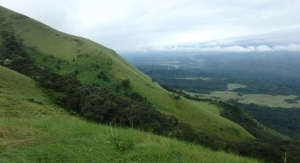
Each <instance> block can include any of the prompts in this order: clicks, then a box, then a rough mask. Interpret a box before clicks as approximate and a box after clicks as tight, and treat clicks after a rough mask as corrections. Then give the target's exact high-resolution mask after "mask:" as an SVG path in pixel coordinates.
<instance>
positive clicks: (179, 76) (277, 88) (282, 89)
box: [138, 65, 300, 95]
mask: <svg viewBox="0 0 300 163" xmlns="http://www.w3.org/2000/svg"><path fill="white" fill-rule="evenodd" d="M153 67H158V68H157V69H155V68H153ZM138 68H139V69H140V70H141V71H143V72H144V73H145V74H147V75H149V76H151V77H152V78H154V79H155V80H156V81H157V82H158V83H160V84H162V85H168V86H169V87H172V88H176V89H180V90H185V91H188V92H195V93H211V92H212V91H225V90H227V84H230V83H239V84H242V85H246V86H247V87H245V88H237V89H235V90H233V91H234V92H237V93H239V94H238V95H241V94H247V93H248V94H270V95H291V94H292V95H300V93H299V92H300V82H299V80H300V76H299V80H295V79H293V78H285V77H284V78H277V77H272V76H269V75H268V74H265V73H262V74H260V73H257V74H249V73H245V72H239V71H236V72H234V74H233V73H230V71H228V72H226V73H225V72H224V74H222V73H220V72H215V71H214V70H210V69H207V70H206V71H207V72H203V70H202V69H171V70H168V69H165V68H161V67H159V66H157V65H156V66H152V67H151V66H149V65H139V66H138ZM210 71H213V72H210ZM220 71H221V72H222V70H220ZM247 75H249V76H251V77H249V76H248V77H245V76H247ZM240 76H243V77H240Z"/></svg>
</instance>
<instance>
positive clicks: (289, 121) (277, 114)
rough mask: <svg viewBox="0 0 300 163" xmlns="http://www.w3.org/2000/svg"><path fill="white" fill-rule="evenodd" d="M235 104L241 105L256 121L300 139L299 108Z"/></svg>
mask: <svg viewBox="0 0 300 163" xmlns="http://www.w3.org/2000/svg"><path fill="white" fill-rule="evenodd" d="M236 105H238V106H240V107H243V108H244V109H245V110H246V111H247V112H248V113H249V114H250V115H252V116H253V117H254V118H255V119H257V120H258V122H260V123H262V124H264V125H265V126H267V127H270V128H272V129H275V130H276V131H278V132H280V133H284V134H286V135H289V136H290V137H292V138H294V139H300V109H299V108H289V109H287V108H279V107H277V108H272V107H267V106H260V105H256V104H249V105H245V104H241V103H236Z"/></svg>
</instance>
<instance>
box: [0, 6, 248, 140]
mask: <svg viewBox="0 0 300 163" xmlns="http://www.w3.org/2000/svg"><path fill="white" fill-rule="evenodd" d="M0 12H1V15H0V23H1V26H0V30H1V31H2V30H5V31H10V32H14V33H15V35H16V36H17V37H18V39H20V42H22V43H23V44H24V45H25V46H27V47H29V48H31V49H33V51H38V52H39V53H36V54H35V53H33V54H32V56H33V57H34V58H35V59H36V63H37V64H40V65H42V66H49V67H54V68H56V69H57V72H58V73H61V74H64V73H73V72H77V73H78V75H77V78H78V79H79V80H80V81H81V82H82V83H84V84H92V83H95V84H99V85H101V86H105V87H106V88H109V89H111V90H112V91H113V90H115V89H116V86H117V85H118V84H119V83H120V81H122V80H124V79H129V80H130V87H131V88H132V90H134V91H136V92H138V93H140V94H141V95H142V96H143V97H145V98H146V99H147V100H148V101H150V102H151V103H152V104H153V105H154V107H155V108H157V109H158V110H159V111H161V112H162V113H165V114H171V115H175V116H176V117H177V118H178V119H179V120H181V121H184V122H186V123H189V124H191V125H192V126H193V127H194V128H196V129H197V130H200V131H205V132H207V133H210V134H213V135H216V136H218V137H220V138H223V139H226V140H233V141H242V140H249V139H253V138H254V137H253V136H252V135H251V134H250V133H249V132H247V131H246V130H245V129H244V128H242V127H241V126H239V125H238V124H236V123H233V122H232V121H229V120H227V119H225V118H223V117H221V116H219V115H217V114H214V113H212V112H210V111H207V107H208V105H207V103H201V102H199V103H193V102H191V101H190V100H187V99H185V98H180V99H177V100H176V99H175V98H174V96H173V94H172V93H170V92H167V91H165V90H164V89H162V88H161V87H160V86H159V85H158V84H157V83H155V82H152V80H151V78H149V77H148V76H146V75H145V74H143V73H142V72H141V71H139V70H138V69H136V68H135V67H133V66H132V65H131V64H129V63H128V62H127V61H125V60H124V59H123V58H121V57H120V56H119V55H118V54H116V53H115V52H114V51H113V50H111V49H108V48H106V47H103V46H101V45H99V44H97V43H95V42H93V41H90V40H87V39H84V38H81V37H76V36H71V35H68V34H65V33H62V32H59V31H56V30H54V29H52V28H50V27H48V26H46V25H44V24H41V23H39V22H37V21H35V20H32V19H30V18H28V17H26V16H23V15H20V14H18V13H15V12H12V11H10V10H7V9H5V8H3V7H0ZM37 54H39V55H37ZM40 54H43V55H40ZM53 58H56V59H53ZM99 72H102V73H104V74H105V75H106V76H107V77H108V78H109V81H106V80H100V79H98V78H97V74H99Z"/></svg>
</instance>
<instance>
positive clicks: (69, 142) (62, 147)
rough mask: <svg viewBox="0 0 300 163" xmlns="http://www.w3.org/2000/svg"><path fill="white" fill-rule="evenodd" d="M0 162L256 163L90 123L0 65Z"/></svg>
mask: <svg viewBox="0 0 300 163" xmlns="http://www.w3.org/2000/svg"><path fill="white" fill-rule="evenodd" d="M0 79H1V80H0V162H3V163H6V162H7V163H8V162H198V161H199V160H201V162H218V161H219V160H223V161H224V162H228V163H229V162H230V163H231V162H245V163H246V162H249V163H250V162H257V161H256V160H254V159H248V158H242V157H238V156H235V155H233V154H226V153H224V152H214V151H211V150H209V149H205V148H202V147H200V146H196V145H192V144H189V143H184V142H180V141H177V140H174V139H169V138H164V137H159V136H156V135H153V134H151V133H145V132H142V131H137V130H133V129H121V128H116V127H112V126H105V125H99V124H94V123H91V122H87V121H86V120H83V119H82V118H79V117H77V116H75V115H71V114H69V113H68V112H66V111H65V110H64V109H63V108H61V107H59V106H57V105H54V104H53V103H52V102H51V100H49V99H48V97H47V95H45V93H44V92H43V91H42V90H41V89H40V88H38V87H37V86H36V82H35V81H33V80H32V79H30V78H28V77H26V76H24V75H22V74H19V73H17V72H15V71H12V70H10V69H8V68H5V67H3V66H0Z"/></svg>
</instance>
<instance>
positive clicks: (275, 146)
mask: <svg viewBox="0 0 300 163" xmlns="http://www.w3.org/2000/svg"><path fill="white" fill-rule="evenodd" d="M163 87H164V88H165V89H167V90H169V91H172V92H174V93H177V94H178V95H180V96H184V97H186V98H188V99H191V100H197V101H210V102H211V103H214V104H216V105H218V106H219V107H220V108H222V110H223V111H222V113H221V116H223V117H226V118H228V119H230V120H232V121H233V122H236V123H238V124H240V125H241V126H242V127H243V128H245V129H246V130H247V131H249V132H250V133H251V134H252V135H254V136H255V137H256V139H255V140H251V141H245V142H239V143H232V142H230V143H231V144H232V147H233V148H230V149H227V150H233V151H234V152H237V153H239V154H240V155H244V156H251V157H256V158H260V159H263V160H266V161H272V162H281V161H280V160H282V153H284V152H287V153H288V157H289V158H290V160H289V161H290V162H295V163H296V162H299V161H300V157H299V155H298V153H299V152H300V146H299V145H300V141H299V140H289V138H288V137H287V136H284V135H278V134H276V133H272V132H270V131H268V130H269V129H266V127H264V126H262V125H261V124H259V123H258V122H257V121H256V120H255V119H254V118H253V117H252V116H251V115H249V114H248V113H247V112H245V111H244V109H243V108H242V107H240V105H237V104H230V103H227V102H222V101H216V100H212V99H201V98H199V97H195V96H191V95H189V94H187V93H185V92H183V91H177V90H175V89H173V88H170V87H168V86H166V85H163ZM245 106H247V105H245ZM285 134H286V133H285ZM283 139H286V140H283ZM227 143H228V142H227ZM227 146H229V145H227ZM231 152H232V151H231Z"/></svg>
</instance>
